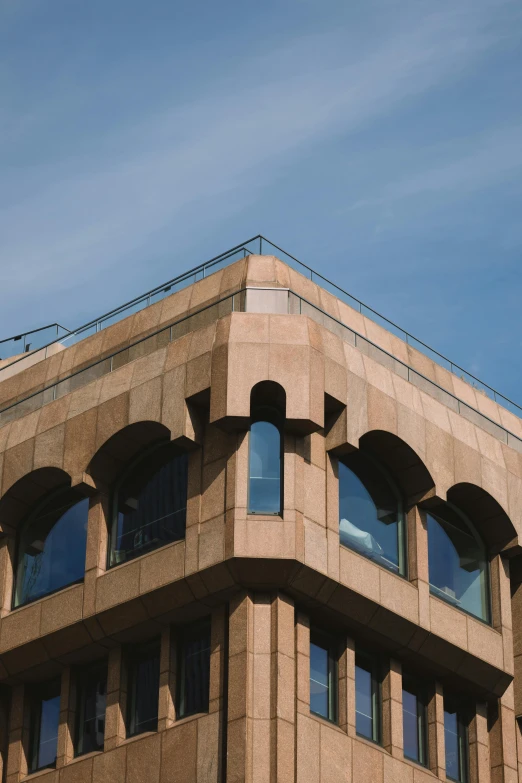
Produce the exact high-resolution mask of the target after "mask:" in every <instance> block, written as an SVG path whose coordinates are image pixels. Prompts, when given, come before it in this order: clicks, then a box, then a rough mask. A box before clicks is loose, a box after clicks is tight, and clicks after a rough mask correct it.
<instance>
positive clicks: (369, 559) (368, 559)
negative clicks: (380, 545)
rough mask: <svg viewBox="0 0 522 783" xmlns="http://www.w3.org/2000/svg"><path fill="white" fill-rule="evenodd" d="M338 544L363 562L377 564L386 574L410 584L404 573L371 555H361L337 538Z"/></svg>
mask: <svg viewBox="0 0 522 783" xmlns="http://www.w3.org/2000/svg"><path fill="white" fill-rule="evenodd" d="M339 546H342V548H343V549H346V550H348V552H351V553H352V554H353V555H356V556H357V557H360V558H361V560H364V562H365V563H371V564H372V565H374V566H377V568H382V570H383V571H386V573H387V574H391V575H392V576H396V577H397V578H398V579H403V580H404V581H405V582H408V583H409V584H411V582H410V580H409V579H408V577H407V575H406V574H401V573H400V572H399V571H394V570H393V568H387V567H386V566H385V565H383V564H382V563H379V561H378V560H374V559H373V557H366V555H363V553H362V552H358V551H357V549H353V548H352V547H351V546H348V545H347V544H343V543H342V541H341V540H340V539H339Z"/></svg>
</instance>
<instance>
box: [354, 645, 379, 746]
mask: <svg viewBox="0 0 522 783" xmlns="http://www.w3.org/2000/svg"><path fill="white" fill-rule="evenodd" d="M355 730H356V732H357V734H359V735H360V736H361V737H366V739H369V740H372V741H373V742H381V678H380V677H379V672H378V666H377V661H376V660H375V658H373V656H371V655H368V654H367V653H364V652H360V651H359V652H357V653H356V655H355Z"/></svg>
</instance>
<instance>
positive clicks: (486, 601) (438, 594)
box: [425, 501, 493, 628]
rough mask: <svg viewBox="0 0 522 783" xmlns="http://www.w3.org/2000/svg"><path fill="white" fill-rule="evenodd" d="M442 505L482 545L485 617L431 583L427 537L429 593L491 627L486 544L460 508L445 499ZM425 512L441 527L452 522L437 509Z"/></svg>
mask: <svg viewBox="0 0 522 783" xmlns="http://www.w3.org/2000/svg"><path fill="white" fill-rule="evenodd" d="M444 505H447V506H448V508H450V509H451V510H452V511H453V513H455V514H456V515H457V516H459V517H460V518H461V519H462V521H463V523H464V525H465V527H466V528H467V529H468V530H469V532H470V533H471V535H472V537H473V538H474V539H475V541H477V542H478V543H479V544H480V546H481V547H482V550H483V554H484V566H485V567H484V582H485V596H484V605H485V609H486V617H485V618H484V617H479V616H478V615H476V614H474V613H473V612H470V611H469V609H465V608H464V607H462V606H458V605H457V603H456V602H454V601H452V600H451V599H450V598H449V596H445V595H444V592H443V591H442V590H440V588H437V586H436V585H432V583H431V580H430V548H429V539H427V548H428V584H429V588H430V595H432V596H433V597H434V598H438V599H440V600H441V601H444V603H446V604H448V605H449V606H452V607H453V608H454V609H457V611H459V612H464V614H466V615H468V617H473V618H474V619H475V620H478V622H479V623H484V625H487V626H489V627H490V628H491V626H492V625H493V607H492V590H491V566H490V559H489V553H488V549H487V546H486V544H485V542H484V541H483V540H482V537H481V536H480V534H479V532H478V530H476V528H475V526H474V525H473V522H472V521H471V520H470V519H468V517H467V515H466V514H465V513H464V512H463V511H461V510H460V508H458V507H457V506H455V505H454V504H453V503H450V501H445V503H444V504H443V506H444ZM443 506H442V507H443ZM425 513H426V518H427V517H428V516H430V517H433V519H435V521H436V522H437V524H438V525H439V526H441V527H442V528H443V529H444V523H445V524H447V525H451V524H452V523H451V522H450V521H449V520H445V519H444V517H443V516H442V514H440V513H437V510H435V511H434V512H433V511H432V510H431V509H425ZM443 513H444V512H443ZM453 527H454V525H453Z"/></svg>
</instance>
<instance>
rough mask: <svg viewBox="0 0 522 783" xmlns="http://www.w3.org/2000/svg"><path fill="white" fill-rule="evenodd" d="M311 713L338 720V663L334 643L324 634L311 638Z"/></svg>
mask: <svg viewBox="0 0 522 783" xmlns="http://www.w3.org/2000/svg"><path fill="white" fill-rule="evenodd" d="M310 712H313V713H314V714H315V715H320V716H321V717H322V718H326V719H327V720H331V721H334V722H335V721H336V720H337V661H336V656H335V650H334V649H333V644H332V641H331V640H329V639H328V637H326V636H323V635H322V634H318V633H312V634H311V636H310Z"/></svg>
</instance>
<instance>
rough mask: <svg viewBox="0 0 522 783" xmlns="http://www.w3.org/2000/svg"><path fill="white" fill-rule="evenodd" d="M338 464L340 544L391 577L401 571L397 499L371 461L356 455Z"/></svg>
mask: <svg viewBox="0 0 522 783" xmlns="http://www.w3.org/2000/svg"><path fill="white" fill-rule="evenodd" d="M345 462H346V464H345V463H344V462H340V463H339V537H340V541H341V544H343V545H344V546H347V547H350V549H354V550H355V551H356V552H359V553H360V554H362V555H364V556H365V557H369V558H370V559H372V560H375V561H376V562H377V563H379V565H382V566H384V567H385V568H389V569H390V571H394V572H395V573H399V572H400V573H402V572H403V571H404V567H403V561H404V557H403V543H402V539H403V518H402V509H401V507H400V503H399V499H398V496H397V495H396V493H395V492H394V491H393V489H392V487H391V485H390V483H389V481H388V479H387V478H386V476H385V475H384V473H383V472H382V471H381V470H380V468H379V467H378V466H377V464H376V463H374V462H373V460H370V459H369V458H368V457H366V456H365V455H363V454H361V453H360V452H359V453H358V454H357V455H356V456H355V457H353V458H350V457H348V458H346V459H345Z"/></svg>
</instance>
